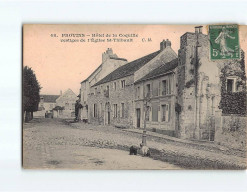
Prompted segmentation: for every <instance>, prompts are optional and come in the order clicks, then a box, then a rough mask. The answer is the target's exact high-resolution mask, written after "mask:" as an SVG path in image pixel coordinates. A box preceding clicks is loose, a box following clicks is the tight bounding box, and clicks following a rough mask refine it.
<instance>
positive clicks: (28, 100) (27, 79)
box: [23, 66, 41, 122]
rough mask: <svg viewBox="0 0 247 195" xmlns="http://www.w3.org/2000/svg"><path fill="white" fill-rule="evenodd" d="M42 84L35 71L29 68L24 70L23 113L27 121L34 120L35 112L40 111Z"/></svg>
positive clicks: (26, 67)
mask: <svg viewBox="0 0 247 195" xmlns="http://www.w3.org/2000/svg"><path fill="white" fill-rule="evenodd" d="M40 89H41V87H40V84H39V82H38V80H37V78H36V75H35V74H34V72H33V70H32V69H31V68H29V67H28V66H25V67H24V69H23V111H24V116H25V121H26V122H27V121H29V120H31V119H32V118H33V112H35V111H37V110H38V106H39V101H40V97H39V92H40Z"/></svg>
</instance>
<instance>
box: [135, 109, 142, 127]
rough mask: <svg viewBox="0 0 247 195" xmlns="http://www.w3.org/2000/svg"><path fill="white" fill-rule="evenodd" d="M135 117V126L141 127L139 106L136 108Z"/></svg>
mask: <svg viewBox="0 0 247 195" xmlns="http://www.w3.org/2000/svg"><path fill="white" fill-rule="evenodd" d="M136 118H137V123H136V126H137V128H140V127H141V110H140V108H137V109H136Z"/></svg>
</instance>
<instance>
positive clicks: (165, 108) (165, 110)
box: [161, 104, 170, 122]
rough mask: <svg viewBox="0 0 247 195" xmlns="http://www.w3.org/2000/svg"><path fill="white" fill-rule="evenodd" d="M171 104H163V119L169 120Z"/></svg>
mask: <svg viewBox="0 0 247 195" xmlns="http://www.w3.org/2000/svg"><path fill="white" fill-rule="evenodd" d="M169 108H170V106H169V104H164V105H161V110H162V112H161V121H166V122H168V121H169V120H170V109H169Z"/></svg>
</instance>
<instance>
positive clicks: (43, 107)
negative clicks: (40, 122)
mask: <svg viewBox="0 0 247 195" xmlns="http://www.w3.org/2000/svg"><path fill="white" fill-rule="evenodd" d="M58 97H59V95H40V102H39V107H38V111H36V112H34V113H33V115H34V117H41V118H44V117H45V114H46V113H52V110H53V108H55V106H56V99H57V98H58Z"/></svg>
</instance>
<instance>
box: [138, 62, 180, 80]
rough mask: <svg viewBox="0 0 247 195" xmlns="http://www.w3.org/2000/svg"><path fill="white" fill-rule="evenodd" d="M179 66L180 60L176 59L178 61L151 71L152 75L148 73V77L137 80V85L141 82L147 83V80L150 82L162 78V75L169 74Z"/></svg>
mask: <svg viewBox="0 0 247 195" xmlns="http://www.w3.org/2000/svg"><path fill="white" fill-rule="evenodd" d="M177 66H178V59H177V58H176V59H174V60H172V61H170V62H168V63H166V64H163V65H161V66H159V67H158V68H156V69H154V70H153V71H151V72H150V73H148V74H147V75H145V76H144V77H142V78H141V79H139V80H137V81H136V82H135V83H139V82H141V81H145V80H149V79H152V78H155V77H159V76H162V75H164V74H166V73H167V72H169V71H171V70H173V69H175V68H176V67H177Z"/></svg>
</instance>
